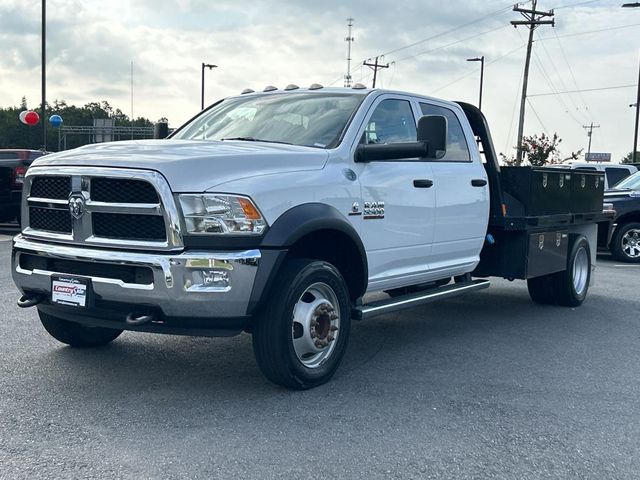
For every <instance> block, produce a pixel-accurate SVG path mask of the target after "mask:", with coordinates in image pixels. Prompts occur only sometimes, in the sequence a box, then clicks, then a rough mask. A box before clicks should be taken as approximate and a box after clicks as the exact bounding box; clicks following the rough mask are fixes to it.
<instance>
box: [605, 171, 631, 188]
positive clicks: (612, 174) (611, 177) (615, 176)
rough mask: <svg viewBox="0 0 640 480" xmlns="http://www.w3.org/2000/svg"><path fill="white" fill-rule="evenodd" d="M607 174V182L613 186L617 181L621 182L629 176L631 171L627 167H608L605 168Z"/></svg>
mask: <svg viewBox="0 0 640 480" xmlns="http://www.w3.org/2000/svg"><path fill="white" fill-rule="evenodd" d="M605 174H606V175H607V183H608V184H609V187H613V186H614V185H615V184H616V183H618V182H620V181H621V180H624V179H625V178H627V177H628V176H629V175H631V173H630V172H629V170H627V169H626V168H615V167H612V168H607V169H606V170H605Z"/></svg>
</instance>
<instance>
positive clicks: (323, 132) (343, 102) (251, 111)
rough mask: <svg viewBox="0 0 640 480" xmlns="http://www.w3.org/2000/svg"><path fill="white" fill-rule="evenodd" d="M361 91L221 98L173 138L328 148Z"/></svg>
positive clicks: (335, 143)
mask: <svg viewBox="0 0 640 480" xmlns="http://www.w3.org/2000/svg"><path fill="white" fill-rule="evenodd" d="M363 98H364V95H359V94H351V93H347V94H343V93H342V94H341V93H292V94H270V95H259V96H256V95H251V96H247V97H234V98H230V99H227V100H224V101H222V102H221V103H219V104H218V105H216V106H214V107H212V108H211V109H210V110H208V111H207V112H205V113H203V114H202V115H199V116H198V117H197V118H195V119H194V120H192V121H191V122H190V123H188V124H187V125H185V126H184V127H182V128H181V129H180V131H178V132H177V133H176V134H175V135H173V137H172V138H179V139H183V140H244V141H258V142H276V143H288V144H292V145H303V146H308V147H316V148H333V147H335V146H336V145H337V144H338V143H339V141H340V136H341V134H342V132H343V130H344V128H345V127H346V125H347V123H348V121H349V119H350V118H351V116H352V115H353V113H354V112H355V110H356V109H357V108H358V106H359V105H360V102H362V99H363Z"/></svg>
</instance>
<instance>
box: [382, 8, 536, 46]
mask: <svg viewBox="0 0 640 480" xmlns="http://www.w3.org/2000/svg"><path fill="white" fill-rule="evenodd" d="M525 3H529V2H524V3H522V5H524V4H525ZM511 6H512V5H509V6H506V7H502V8H501V9H500V10H496V11H495V12H491V13H488V14H486V15H483V16H482V17H479V18H476V19H475V20H471V21H470V22H467V23H463V24H462V25H457V26H455V27H453V28H450V29H449V30H445V31H444V32H440V33H436V34H435V35H431V36H430V37H427V38H423V39H422V40H418V41H417V42H413V43H410V44H409V45H405V46H404V47H398V48H395V49H393V50H389V51H388V52H384V53H383V54H382V55H390V54H392V53H396V52H400V51H402V50H406V49H407V48H411V47H415V46H416V45H420V44H421V43H425V42H428V41H430V40H434V39H436V38H439V37H443V36H445V35H447V34H449V33H452V32H455V31H457V30H460V29H462V28H464V27H468V26H469V25H473V24H476V23H479V22H481V21H482V20H485V19H487V18H489V17H492V16H494V15H498V14H501V13H506V12H507V11H508V10H510V9H511Z"/></svg>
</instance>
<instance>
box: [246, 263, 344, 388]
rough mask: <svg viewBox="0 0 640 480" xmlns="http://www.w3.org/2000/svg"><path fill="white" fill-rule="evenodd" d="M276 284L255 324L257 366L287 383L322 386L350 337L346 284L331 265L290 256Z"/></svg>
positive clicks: (338, 362) (301, 386)
mask: <svg viewBox="0 0 640 480" xmlns="http://www.w3.org/2000/svg"><path fill="white" fill-rule="evenodd" d="M274 285H275V287H274V289H273V291H272V292H271V294H270V299H269V301H268V302H267V304H266V305H265V308H264V310H263V312H262V313H261V315H260V316H259V318H258V319H257V320H256V322H255V324H254V326H253V351H254V354H255V357H256V361H257V363H258V366H259V367H260V370H261V371H262V373H263V374H264V376H265V377H267V378H268V379H269V380H270V381H271V382H273V383H275V384H277V385H281V386H283V387H287V388H292V389H296V390H305V389H308V388H313V387H317V386H318V385H322V384H323V383H325V382H327V381H328V380H329V379H330V378H331V377H332V376H333V374H334V373H335V371H336V370H337V369H338V366H339V365H340V362H341V361H342V357H343V356H344V353H345V351H346V348H347V343H348V341H349V332H350V329H351V302H350V300H349V291H348V289H347V285H346V283H345V281H344V279H343V278H342V275H341V274H340V272H339V271H338V270H337V269H336V268H335V267H334V266H333V265H331V264H330V263H327V262H323V261H316V260H306V259H304V260H303V259H291V260H287V261H286V262H285V264H284V265H283V267H282V270H281V271H280V272H279V274H278V277H277V279H276V282H275V284H274ZM332 309H333V310H332ZM314 323H315V325H314ZM316 342H319V343H318V344H316Z"/></svg>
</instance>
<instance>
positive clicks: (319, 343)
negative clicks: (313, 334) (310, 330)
mask: <svg viewBox="0 0 640 480" xmlns="http://www.w3.org/2000/svg"><path fill="white" fill-rule="evenodd" d="M314 345H315V346H316V347H318V348H322V347H323V346H324V345H323V344H322V342H321V341H320V340H316V342H315V344H314Z"/></svg>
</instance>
